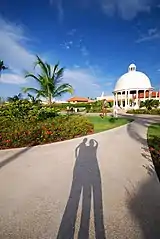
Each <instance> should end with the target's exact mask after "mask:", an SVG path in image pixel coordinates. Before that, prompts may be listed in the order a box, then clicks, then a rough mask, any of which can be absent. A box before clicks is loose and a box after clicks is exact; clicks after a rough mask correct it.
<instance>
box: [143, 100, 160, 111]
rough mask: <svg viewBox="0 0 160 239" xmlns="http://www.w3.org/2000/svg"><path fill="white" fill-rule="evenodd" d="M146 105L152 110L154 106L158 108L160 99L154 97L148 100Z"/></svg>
mask: <svg viewBox="0 0 160 239" xmlns="http://www.w3.org/2000/svg"><path fill="white" fill-rule="evenodd" d="M144 106H145V107H146V109H147V110H151V109H152V108H157V107H158V106H159V101H158V100H154V99H151V100H146V101H145V102H144Z"/></svg>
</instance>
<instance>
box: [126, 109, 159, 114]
mask: <svg viewBox="0 0 160 239" xmlns="http://www.w3.org/2000/svg"><path fill="white" fill-rule="evenodd" d="M127 113H129V114H150V115H160V109H151V110H147V109H137V110H128V111H127Z"/></svg>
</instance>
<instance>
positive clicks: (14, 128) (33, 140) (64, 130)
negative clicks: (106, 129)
mask: <svg viewBox="0 0 160 239" xmlns="http://www.w3.org/2000/svg"><path fill="white" fill-rule="evenodd" d="M0 120H1V122H3V123H2V124H1V125H0V149H7V148H16V147H25V146H33V145H39V144H45V143H52V142H56V141H62V140H66V139H72V138H75V137H78V136H84V135H87V134H90V133H93V125H92V123H90V122H89V121H88V119H87V118H85V117H83V116H79V115H71V116H69V115H68V116H57V117H54V118H48V119H45V120H37V117H32V118H26V119H23V120H20V119H14V120H10V119H9V118H6V117H4V116H3V117H0Z"/></svg>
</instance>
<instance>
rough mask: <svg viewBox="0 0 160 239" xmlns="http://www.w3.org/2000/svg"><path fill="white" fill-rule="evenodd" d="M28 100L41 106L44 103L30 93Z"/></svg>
mask: <svg viewBox="0 0 160 239" xmlns="http://www.w3.org/2000/svg"><path fill="white" fill-rule="evenodd" d="M28 98H29V100H30V102H32V103H33V104H40V103H41V102H42V101H41V100H40V99H38V98H37V97H34V96H33V95H31V94H29V93H28Z"/></svg>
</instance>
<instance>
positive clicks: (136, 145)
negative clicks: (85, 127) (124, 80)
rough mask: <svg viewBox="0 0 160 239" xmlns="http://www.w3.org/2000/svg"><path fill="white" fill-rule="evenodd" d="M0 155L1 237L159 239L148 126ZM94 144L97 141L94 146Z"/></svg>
mask: <svg viewBox="0 0 160 239" xmlns="http://www.w3.org/2000/svg"><path fill="white" fill-rule="evenodd" d="M158 120H159V119H158V118H157V117H155V118H154V117H146V118H137V119H136V121H135V122H132V123H130V124H128V125H125V126H122V127H120V128H116V129H113V130H110V131H107V132H103V133H100V134H97V135H92V136H89V137H87V143H86V144H87V145H88V147H87V146H86V144H85V140H84V141H83V139H82V138H81V139H75V140H71V141H67V142H62V143H56V144H52V145H45V146H39V147H34V148H30V149H19V150H9V151H1V152H0V239H52V238H53V239H54V238H55V239H73V238H78V239H88V238H97V239H104V238H107V239H116V238H117V239H127V238H128V239H139V238H144V239H152V238H153V239H159V238H160V226H159V223H160V184H159V182H158V179H157V176H156V174H155V171H154V168H153V165H152V162H151V159H150V154H149V152H148V149H147V144H146V132H147V126H148V122H149V121H158ZM91 139H94V140H95V141H96V142H97V143H96V142H93V140H91Z"/></svg>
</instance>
